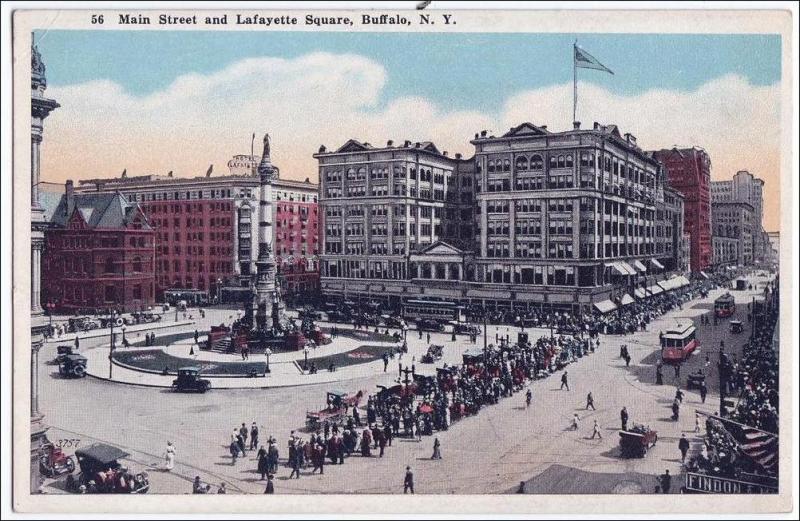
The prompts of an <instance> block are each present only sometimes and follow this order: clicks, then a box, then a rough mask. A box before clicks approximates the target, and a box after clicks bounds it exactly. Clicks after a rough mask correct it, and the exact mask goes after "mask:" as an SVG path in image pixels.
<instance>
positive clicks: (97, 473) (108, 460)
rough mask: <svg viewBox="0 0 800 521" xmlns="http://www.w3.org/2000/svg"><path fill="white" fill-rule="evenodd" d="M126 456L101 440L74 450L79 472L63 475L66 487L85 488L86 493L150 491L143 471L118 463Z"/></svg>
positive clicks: (148, 482)
mask: <svg viewBox="0 0 800 521" xmlns="http://www.w3.org/2000/svg"><path fill="white" fill-rule="evenodd" d="M128 456H130V454H128V453H127V452H125V451H123V450H121V449H118V448H117V447H112V446H111V445H106V444H105V443H93V444H92V445H89V446H88V447H85V448H82V449H78V450H76V451H75V457H76V458H77V460H78V466H79V467H80V469H81V471H80V472H79V473H78V475H77V477H76V476H75V475H73V474H70V475H69V476H67V482H66V487H67V490H69V491H70V492H82V491H83V490H85V492H86V493H88V494H144V493H146V492H147V491H148V490H150V478H149V477H148V475H147V472H138V473H132V472H130V471H128V469H127V468H126V467H123V466H122V465H121V464H120V462H119V460H121V459H124V458H127V457H128ZM81 487H84V489H83V490H82V489H81Z"/></svg>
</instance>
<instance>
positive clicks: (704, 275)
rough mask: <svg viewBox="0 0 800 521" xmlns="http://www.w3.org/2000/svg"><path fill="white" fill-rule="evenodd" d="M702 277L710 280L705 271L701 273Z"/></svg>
mask: <svg viewBox="0 0 800 521" xmlns="http://www.w3.org/2000/svg"><path fill="white" fill-rule="evenodd" d="M700 276H701V277H703V278H704V279H707V278H708V274H706V272H705V271H701V272H700Z"/></svg>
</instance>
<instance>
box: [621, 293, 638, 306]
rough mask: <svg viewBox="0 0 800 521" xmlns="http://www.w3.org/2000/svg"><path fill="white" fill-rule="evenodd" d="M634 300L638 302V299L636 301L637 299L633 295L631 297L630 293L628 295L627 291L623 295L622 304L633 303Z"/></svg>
mask: <svg viewBox="0 0 800 521" xmlns="http://www.w3.org/2000/svg"><path fill="white" fill-rule="evenodd" d="M634 302H636V301H635V300H633V297H631V296H630V295H628V294H627V293H625V294H624V295H622V305H623V306H627V305H628V304H633V303H634Z"/></svg>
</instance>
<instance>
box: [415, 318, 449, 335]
mask: <svg viewBox="0 0 800 521" xmlns="http://www.w3.org/2000/svg"><path fill="white" fill-rule="evenodd" d="M417 329H418V330H419V331H436V332H441V331H444V324H442V323H441V322H439V321H438V320H434V319H431V318H421V319H419V320H417Z"/></svg>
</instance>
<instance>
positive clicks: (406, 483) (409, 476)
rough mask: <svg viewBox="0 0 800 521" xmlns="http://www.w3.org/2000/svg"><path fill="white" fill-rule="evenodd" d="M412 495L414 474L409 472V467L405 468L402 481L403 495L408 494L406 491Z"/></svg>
mask: <svg viewBox="0 0 800 521" xmlns="http://www.w3.org/2000/svg"><path fill="white" fill-rule="evenodd" d="M409 490H410V491H411V493H412V494H413V493H414V473H413V472H411V467H406V477H405V478H404V479H403V494H406V493H408V491H409Z"/></svg>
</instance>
